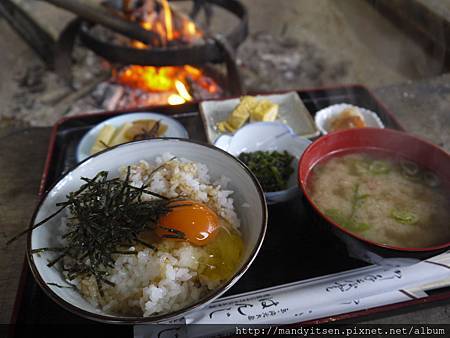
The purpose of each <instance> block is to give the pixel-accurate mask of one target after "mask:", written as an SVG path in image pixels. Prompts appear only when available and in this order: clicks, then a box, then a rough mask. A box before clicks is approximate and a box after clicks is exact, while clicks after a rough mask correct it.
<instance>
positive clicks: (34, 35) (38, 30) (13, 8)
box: [0, 0, 55, 67]
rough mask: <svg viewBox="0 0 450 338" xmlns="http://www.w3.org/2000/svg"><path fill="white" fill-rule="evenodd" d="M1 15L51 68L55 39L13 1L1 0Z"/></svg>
mask: <svg viewBox="0 0 450 338" xmlns="http://www.w3.org/2000/svg"><path fill="white" fill-rule="evenodd" d="M0 15H1V16H3V17H4V18H5V19H6V21H8V23H9V24H10V25H11V27H12V28H13V29H14V30H15V31H16V32H17V33H18V34H19V35H20V36H21V37H22V38H23V39H24V40H25V41H26V42H27V43H28V45H29V46H30V47H31V48H32V49H33V50H34V51H35V52H36V53H37V54H38V55H39V57H40V58H41V59H42V60H43V61H44V62H45V63H46V64H47V65H48V66H49V67H52V66H53V62H54V46H55V39H54V38H53V37H52V36H51V35H50V33H49V32H47V31H46V30H45V29H44V28H43V27H41V26H40V25H39V24H38V23H37V22H36V21H35V20H34V19H33V18H32V17H31V16H30V15H29V14H28V13H27V12H26V11H24V10H23V9H22V8H21V7H19V6H18V5H16V4H15V3H14V2H13V1H11V0H0Z"/></svg>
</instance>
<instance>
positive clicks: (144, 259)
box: [63, 153, 239, 317]
mask: <svg viewBox="0 0 450 338" xmlns="http://www.w3.org/2000/svg"><path fill="white" fill-rule="evenodd" d="M156 168H158V170H156V171H155V169H156ZM126 174H127V168H122V169H121V177H122V178H125V176H126ZM130 174H131V175H130V180H131V184H132V185H134V186H136V187H141V186H142V185H143V184H148V185H149V186H148V188H147V189H148V190H150V191H152V192H155V193H158V194H160V195H163V196H165V197H168V198H187V199H192V200H196V201H200V202H203V203H205V204H207V205H208V206H209V207H210V208H211V209H212V210H213V211H215V212H216V213H217V214H218V215H220V216H221V217H222V218H224V219H225V220H226V221H227V222H228V223H229V224H230V225H231V226H233V228H234V229H235V230H236V231H238V232H239V219H238V217H237V215H236V213H235V211H234V206H233V198H231V197H230V196H231V195H232V194H233V191H231V190H226V189H225V188H226V185H227V183H228V182H227V181H228V180H227V179H226V178H225V177H221V178H220V179H219V180H218V181H216V182H211V180H210V177H209V175H208V168H207V166H206V165H205V164H201V163H196V162H192V161H189V160H186V159H183V158H175V157H174V156H173V155H171V154H169V153H166V154H163V155H162V156H161V157H157V158H156V161H155V162H154V163H148V162H146V161H140V162H139V163H137V164H133V165H132V166H131V170H130ZM145 198H147V199H152V198H155V197H153V196H152V195H149V194H145ZM63 228H64V226H63ZM155 246H156V249H157V250H152V249H149V248H146V247H144V246H136V247H131V248H129V250H131V251H137V254H136V255H125V254H120V255H117V258H116V260H115V264H114V268H113V269H112V271H111V272H110V275H109V276H108V280H109V281H111V282H113V283H114V284H115V286H104V288H103V292H104V295H103V296H100V294H99V291H98V288H97V283H96V281H95V278H94V277H93V276H89V277H77V278H76V279H74V280H72V281H70V283H72V284H74V285H75V286H76V287H77V288H78V289H79V291H80V292H81V294H82V295H83V296H84V297H85V298H86V299H87V300H88V301H89V302H90V303H91V304H93V305H94V306H96V307H99V308H101V309H102V310H103V311H105V312H107V313H111V314H121V315H133V316H144V317H148V316H152V315H159V314H165V313H170V312H173V311H176V310H179V309H182V308H184V307H186V306H187V305H189V304H192V303H194V302H196V301H198V300H199V299H201V298H202V297H204V296H205V295H206V294H208V292H210V291H211V290H214V289H215V288H217V287H218V286H219V285H220V284H222V283H223V282H225V280H223V281H219V282H218V281H216V280H210V279H208V278H207V277H206V276H204V275H202V274H201V273H199V261H200V259H201V258H202V257H203V258H204V257H205V255H207V252H206V251H205V250H204V249H203V248H202V247H197V246H193V245H191V244H189V243H188V242H178V241H177V242H176V241H170V240H165V241H162V242H160V243H158V244H156V245H155ZM66 263H67V262H66ZM69 263H70V262H69Z"/></svg>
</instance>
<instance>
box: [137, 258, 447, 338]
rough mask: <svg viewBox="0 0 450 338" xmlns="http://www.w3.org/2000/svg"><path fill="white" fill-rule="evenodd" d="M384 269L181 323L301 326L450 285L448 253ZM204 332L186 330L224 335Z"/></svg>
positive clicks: (236, 300) (241, 298)
mask: <svg viewBox="0 0 450 338" xmlns="http://www.w3.org/2000/svg"><path fill="white" fill-rule="evenodd" d="M382 264H383V265H374V266H369V267H364V268H361V269H355V270H351V271H348V272H342V273H337V274H333V275H327V276H322V277H318V278H313V279H309V280H306V281H299V282H294V283H289V284H285V285H280V286H276V287H272V288H267V289H262V290H257V291H253V292H248V293H244V294H240V295H236V296H230V297H226V298H223V299H220V300H218V301H215V302H213V303H211V304H210V305H209V306H207V307H205V308H204V309H202V310H199V311H196V312H193V313H190V314H187V315H186V316H185V318H184V321H182V322H185V323H186V324H223V325H226V324H233V325H258V324H263V325H270V324H279V325H283V324H291V323H298V322H303V321H307V320H313V319H318V318H323V317H330V316H333V315H338V314H342V313H349V312H354V311H358V310H364V309H369V308H373V307H378V306H383V305H388V304H393V303H399V302H404V301H408V300H411V299H414V298H422V297H425V296H427V295H426V293H425V292H424V290H427V289H433V288H436V287H441V286H446V285H449V283H450V253H449V252H446V253H444V254H441V255H438V256H435V257H432V258H430V259H428V260H425V261H421V262H418V261H417V260H410V259H386V260H383V262H382ZM205 328H206V326H204V325H188V326H186V327H184V328H183V330H184V331H185V332H186V335H187V336H189V337H197V336H204V335H208V334H217V333H219V332H221V330H223V327H222V328H221V327H220V326H215V327H214V326H208V327H207V329H206V330H209V331H211V332H207V331H205ZM148 329H150V327H148ZM143 331H146V330H145V329H144V330H143ZM147 332H149V331H148V330H147ZM180 333H181V332H180ZM139 336H141V337H144V336H145V337H147V335H139Z"/></svg>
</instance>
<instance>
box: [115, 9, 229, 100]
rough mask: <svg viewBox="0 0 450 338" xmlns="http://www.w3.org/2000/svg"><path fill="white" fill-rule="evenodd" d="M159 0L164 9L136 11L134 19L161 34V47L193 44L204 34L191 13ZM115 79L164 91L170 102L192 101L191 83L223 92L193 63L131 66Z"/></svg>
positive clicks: (140, 45)
mask: <svg viewBox="0 0 450 338" xmlns="http://www.w3.org/2000/svg"><path fill="white" fill-rule="evenodd" d="M152 1H153V0H152ZM156 1H158V2H159V3H160V5H161V8H162V10H161V11H159V12H158V11H156V10H155V11H153V12H146V15H145V16H143V17H138V16H133V14H132V15H131V16H130V19H131V20H137V21H138V22H140V24H141V26H142V27H143V28H144V29H146V30H148V31H152V32H155V33H157V34H158V35H159V36H160V38H161V43H162V46H161V45H158V47H164V46H165V45H167V43H168V42H169V41H174V43H175V42H177V43H191V42H193V41H195V40H196V39H198V38H201V37H202V36H203V32H202V31H201V30H199V29H197V27H196V25H195V23H194V22H193V21H191V20H190V19H189V18H188V17H187V16H184V15H182V14H179V13H178V12H173V10H172V9H171V7H170V5H169V3H168V0H156ZM127 8H128V7H127ZM150 8H151V7H150ZM136 13H140V12H139V11H137V12H136ZM136 15H138V14H136ZM131 45H132V46H133V47H134V48H139V49H146V48H152V46H148V45H146V44H144V43H142V42H139V41H133V42H132V44H131ZM114 78H115V80H116V81H117V82H119V83H121V84H123V85H127V86H128V87H131V88H136V89H140V90H142V91H144V92H150V93H161V94H163V95H161V97H164V98H165V99H166V100H167V103H168V104H170V105H177V104H183V103H185V102H188V101H192V100H193V95H192V92H191V89H192V88H191V85H192V84H193V83H194V84H195V86H196V87H197V88H200V89H201V90H203V91H205V92H209V93H217V92H220V87H219V86H218V85H217V84H216V83H215V82H214V81H213V80H212V79H211V78H209V77H207V76H205V74H204V72H203V71H202V70H201V69H199V68H196V67H193V66H189V65H185V66H177V67H175V66H167V67H155V66H138V65H131V66H127V67H126V68H124V69H122V70H120V71H117V72H115V76H114ZM163 103H164V102H163Z"/></svg>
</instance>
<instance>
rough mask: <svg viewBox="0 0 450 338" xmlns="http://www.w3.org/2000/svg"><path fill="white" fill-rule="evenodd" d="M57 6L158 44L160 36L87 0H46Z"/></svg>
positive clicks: (131, 35) (128, 34) (144, 41)
mask: <svg viewBox="0 0 450 338" xmlns="http://www.w3.org/2000/svg"><path fill="white" fill-rule="evenodd" d="M45 1H47V2H48V3H51V4H53V5H55V6H57V7H60V8H63V9H66V10H68V11H70V12H73V13H75V14H77V15H79V16H80V17H82V18H83V19H86V20H87V21H90V22H94V23H98V24H100V25H102V26H105V27H108V28H110V29H112V30H114V31H116V32H118V33H120V34H122V35H125V36H127V37H129V38H131V39H134V40H138V41H141V42H143V43H145V44H150V45H151V44H155V43H156V44H157V43H158V42H159V36H158V35H157V34H155V33H154V32H151V31H148V30H146V29H144V28H142V27H141V26H139V25H138V24H136V23H134V22H131V21H128V20H124V19H122V18H120V17H119V16H113V15H111V13H109V12H108V11H106V10H105V9H103V8H102V7H100V6H97V5H94V4H91V3H89V2H86V0H84V1H81V0H71V1H67V0H45Z"/></svg>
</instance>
